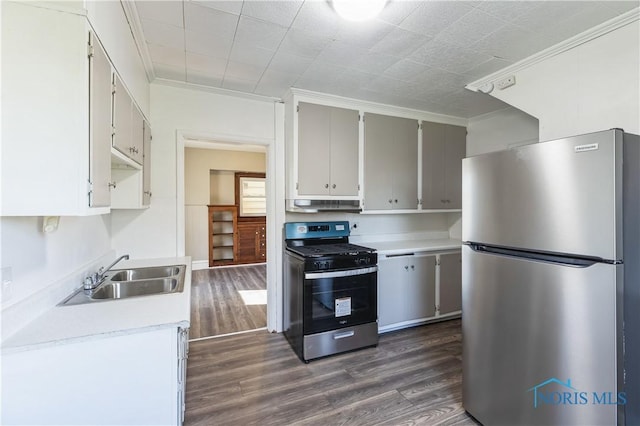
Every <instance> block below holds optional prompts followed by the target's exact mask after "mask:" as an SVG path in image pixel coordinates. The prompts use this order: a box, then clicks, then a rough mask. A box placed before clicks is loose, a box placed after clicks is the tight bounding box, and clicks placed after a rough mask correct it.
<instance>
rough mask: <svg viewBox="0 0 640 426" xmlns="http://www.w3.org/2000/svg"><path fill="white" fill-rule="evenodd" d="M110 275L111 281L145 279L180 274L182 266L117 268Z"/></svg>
mask: <svg viewBox="0 0 640 426" xmlns="http://www.w3.org/2000/svg"><path fill="white" fill-rule="evenodd" d="M113 272H115V273H114V274H113V275H111V276H110V277H109V276H108V275H107V278H110V279H111V281H133V280H145V279H151V278H165V277H171V276H175V275H178V274H179V273H180V268H179V267H178V266H156V267H152V268H137V269H123V270H120V271H118V270H116V271H113Z"/></svg>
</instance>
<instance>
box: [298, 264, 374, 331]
mask: <svg viewBox="0 0 640 426" xmlns="http://www.w3.org/2000/svg"><path fill="white" fill-rule="evenodd" d="M377 281H378V267H377V266H372V267H367V268H357V269H347V270H340V271H324V272H322V271H319V272H305V274H304V291H303V294H304V296H303V303H304V308H303V316H304V321H303V329H304V334H305V335H308V334H313V333H320V332H323V331H329V330H336V329H339V328H343V327H349V326H353V325H358V324H365V323H368V322H374V321H376V320H377V319H378V311H377V306H378V296H377Z"/></svg>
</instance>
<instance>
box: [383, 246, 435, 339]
mask: <svg viewBox="0 0 640 426" xmlns="http://www.w3.org/2000/svg"><path fill="white" fill-rule="evenodd" d="M435 267H436V257H435V256H431V255H413V254H409V255H406V256H398V257H390V258H385V259H382V260H380V261H379V263H378V301H379V302H378V326H379V327H384V326H388V325H391V324H397V323H403V322H406V321H412V320H418V319H423V318H429V317H433V316H434V315H435V311H436V301H435V295H436V290H435V288H436V279H435V277H436V275H435Z"/></svg>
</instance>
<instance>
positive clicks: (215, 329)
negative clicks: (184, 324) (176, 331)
mask: <svg viewBox="0 0 640 426" xmlns="http://www.w3.org/2000/svg"><path fill="white" fill-rule="evenodd" d="M266 273H267V266H266V265H265V264H259V265H247V266H236V267H227V268H212V269H203V270H199V271H193V273H192V278H191V329H190V330H189V338H190V339H197V338H201V337H208V336H217V335H221V334H227V333H234V332H237V331H245V330H255V329H256V328H262V327H266V325H267V306H266V305H245V303H244V301H243V300H242V297H241V296H240V293H239V291H241V290H266V288H267V287H266V283H267V278H266Z"/></svg>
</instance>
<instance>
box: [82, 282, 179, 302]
mask: <svg viewBox="0 0 640 426" xmlns="http://www.w3.org/2000/svg"><path fill="white" fill-rule="evenodd" d="M177 288H178V280H177V279H175V278H153V279H147V280H138V281H123V282H110V283H107V284H104V285H101V286H100V287H98V288H97V289H96V290H95V291H94V292H93V293H92V294H91V296H90V297H91V298H92V299H124V298H125V297H133V296H145V295H147V294H160V293H174V292H176V290H177Z"/></svg>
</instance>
